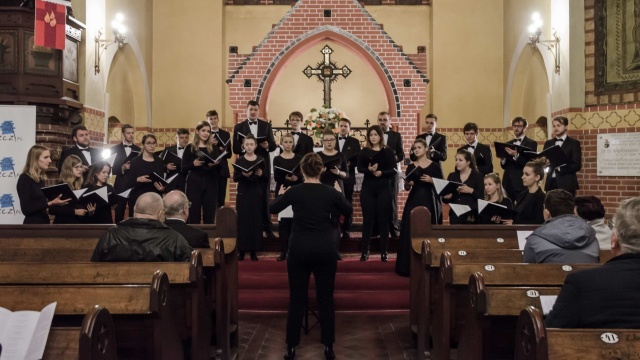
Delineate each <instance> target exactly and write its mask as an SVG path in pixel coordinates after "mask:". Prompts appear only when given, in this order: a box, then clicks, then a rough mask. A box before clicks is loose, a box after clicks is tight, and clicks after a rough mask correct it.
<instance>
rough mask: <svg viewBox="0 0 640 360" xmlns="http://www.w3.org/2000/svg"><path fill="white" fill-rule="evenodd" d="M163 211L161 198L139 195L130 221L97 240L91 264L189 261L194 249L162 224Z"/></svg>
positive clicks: (113, 228) (152, 194)
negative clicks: (99, 262) (104, 262)
mask: <svg viewBox="0 0 640 360" xmlns="http://www.w3.org/2000/svg"><path fill="white" fill-rule="evenodd" d="M164 211H165V209H164V204H163V203H162V197H161V196H160V195H158V194H156V193H153V192H148V193H144V194H142V195H141V196H140V197H139V198H138V200H137V201H136V204H135V207H134V210H133V218H128V219H127V220H124V221H121V222H120V223H118V224H117V225H116V226H114V227H112V228H110V229H109V230H107V232H106V233H105V234H104V235H102V237H100V240H99V241H98V244H97V245H96V249H95V250H94V251H93V256H92V257H91V261H189V257H190V256H191V252H192V251H193V249H192V248H191V246H189V243H187V240H185V238H184V237H182V235H180V234H179V233H177V232H175V231H174V230H173V229H171V228H170V227H168V226H167V225H165V224H163V223H162V221H163V220H164Z"/></svg>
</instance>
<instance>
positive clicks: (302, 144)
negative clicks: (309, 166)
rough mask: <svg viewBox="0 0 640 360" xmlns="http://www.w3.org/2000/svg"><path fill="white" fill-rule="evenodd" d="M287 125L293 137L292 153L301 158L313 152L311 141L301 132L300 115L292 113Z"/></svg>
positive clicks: (309, 137) (299, 113)
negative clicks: (289, 126)
mask: <svg viewBox="0 0 640 360" xmlns="http://www.w3.org/2000/svg"><path fill="white" fill-rule="evenodd" d="M289 125H291V135H293V152H294V153H295V154H298V155H300V156H301V157H302V156H304V155H306V154H308V153H310V152H313V139H311V136H309V135H307V134H305V133H303V132H302V131H301V130H302V113H301V112H299V111H294V112H292V113H291V114H289ZM276 194H277V193H276Z"/></svg>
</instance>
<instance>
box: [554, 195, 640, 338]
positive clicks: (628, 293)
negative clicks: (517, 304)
mask: <svg viewBox="0 0 640 360" xmlns="http://www.w3.org/2000/svg"><path fill="white" fill-rule="evenodd" d="M638 214H640V197H635V198H631V199H628V200H625V201H623V202H622V203H621V204H620V207H619V208H618V210H617V211H616V213H615V215H614V216H613V220H612V222H613V224H615V225H614V228H613V232H612V234H611V253H612V255H613V256H614V257H613V258H612V259H611V260H609V261H607V262H606V263H605V264H604V265H602V266H600V267H597V268H593V269H588V270H583V271H578V272H575V273H570V274H569V275H568V276H567V278H566V279H565V281H564V285H563V286H562V290H560V294H559V295H558V299H557V300H556V302H555V304H554V306H553V309H552V310H551V312H550V313H549V316H548V317H547V319H546V326H547V327H553V328H596V329H597V328H600V329H604V328H606V329H616V328H617V329H640V307H639V306H638V303H640V291H638V290H639V289H640V276H638V275H640V217H639V216H638Z"/></svg>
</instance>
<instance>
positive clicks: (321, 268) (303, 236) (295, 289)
mask: <svg viewBox="0 0 640 360" xmlns="http://www.w3.org/2000/svg"><path fill="white" fill-rule="evenodd" d="M378 129H379V127H378ZM380 137H382V135H381V134H380ZM378 143H379V141H378ZM300 168H301V170H302V174H303V175H304V184H300V185H296V186H293V187H290V188H286V189H287V190H286V191H285V188H281V189H280V191H279V192H278V194H281V195H282V196H280V197H278V198H276V200H275V201H274V202H273V203H272V204H271V208H270V210H271V212H272V213H279V212H280V211H282V210H284V209H285V208H286V207H288V206H292V208H293V230H292V233H291V242H290V244H289V255H288V259H287V273H288V276H289V294H290V295H289V312H288V315H287V336H286V343H287V352H286V354H285V359H293V358H294V357H295V347H296V346H297V345H298V344H299V343H300V330H301V327H302V320H303V317H304V315H305V312H306V311H307V306H308V304H307V303H308V293H309V277H310V275H311V274H312V273H313V277H314V279H315V284H316V298H317V304H318V309H319V310H320V330H321V342H322V344H324V345H325V350H324V355H325V358H326V359H334V358H335V354H334V352H333V343H334V342H335V311H334V301H333V291H334V284H335V277H336V269H337V260H338V253H337V251H336V244H335V242H334V241H335V239H337V237H338V236H339V232H340V229H339V225H338V221H337V216H338V215H342V216H345V217H346V216H349V215H350V214H351V212H352V211H353V209H352V207H351V205H350V204H349V202H347V200H346V199H345V198H344V196H343V195H342V194H340V193H339V192H338V191H336V190H335V189H333V188H331V187H329V186H326V185H324V184H321V183H320V179H319V177H320V173H321V172H322V171H323V170H324V165H323V163H322V160H321V159H320V157H319V156H318V155H316V154H307V155H305V156H304V157H303V158H302V162H301V165H300Z"/></svg>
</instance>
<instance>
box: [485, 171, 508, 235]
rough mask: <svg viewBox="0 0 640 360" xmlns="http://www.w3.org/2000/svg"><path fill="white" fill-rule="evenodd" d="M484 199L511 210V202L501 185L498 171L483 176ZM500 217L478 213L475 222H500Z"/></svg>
mask: <svg viewBox="0 0 640 360" xmlns="http://www.w3.org/2000/svg"><path fill="white" fill-rule="evenodd" d="M484 200H486V201H488V202H490V203H494V204H497V205H502V206H504V207H506V208H507V209H508V210H513V202H512V201H511V199H509V197H507V194H506V191H505V190H504V188H503V187H502V184H501V181H500V175H498V173H490V174H487V175H485V177H484ZM500 223H502V218H501V217H500V216H498V215H495V216H492V217H487V216H483V215H482V214H478V217H477V218H476V224H500Z"/></svg>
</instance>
